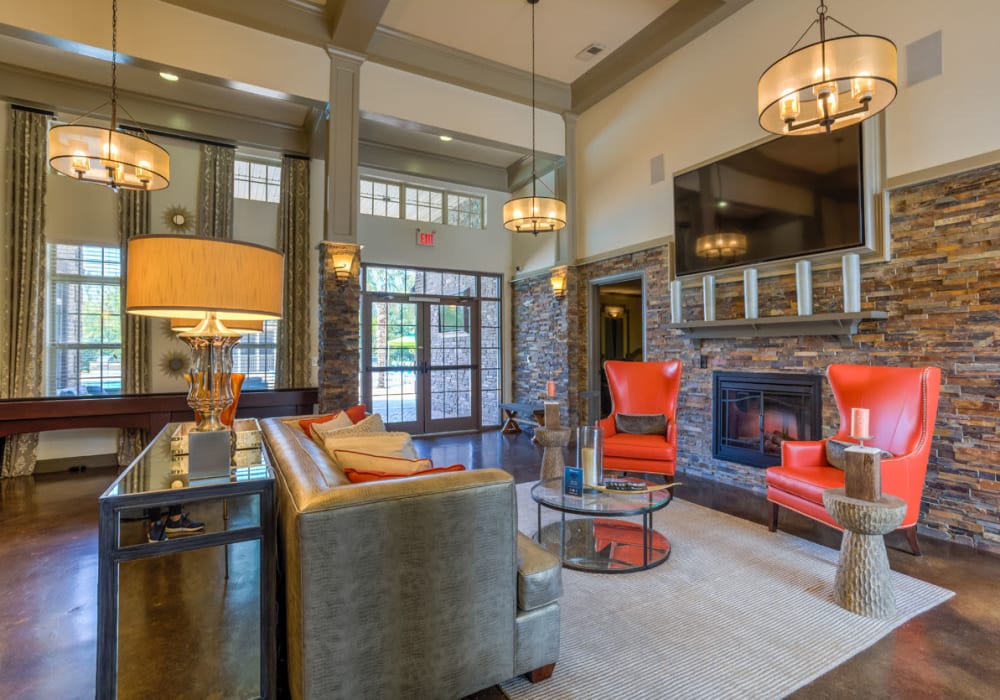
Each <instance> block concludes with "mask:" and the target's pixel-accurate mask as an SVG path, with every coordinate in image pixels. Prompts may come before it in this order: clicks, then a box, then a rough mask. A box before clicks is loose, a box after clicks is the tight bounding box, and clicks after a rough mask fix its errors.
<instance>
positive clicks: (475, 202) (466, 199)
mask: <svg viewBox="0 0 1000 700" xmlns="http://www.w3.org/2000/svg"><path fill="white" fill-rule="evenodd" d="M448 223H449V224H451V225H452V226H466V227H468V228H482V227H483V198H482V197H470V196H468V195H464V194H454V193H452V192H449V193H448Z"/></svg>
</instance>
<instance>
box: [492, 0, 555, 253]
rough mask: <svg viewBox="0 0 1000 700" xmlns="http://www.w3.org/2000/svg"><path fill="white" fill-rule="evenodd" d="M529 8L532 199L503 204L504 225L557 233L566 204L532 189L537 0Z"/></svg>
mask: <svg viewBox="0 0 1000 700" xmlns="http://www.w3.org/2000/svg"><path fill="white" fill-rule="evenodd" d="M528 4H529V5H531V196H530V197H517V198H515V199H511V200H509V201H508V202H507V203H506V204H504V205H503V225H504V228H506V229H507V230H509V231H514V232H515V233H533V234H535V235H536V236H537V235H538V234H539V233H545V232H548V231H558V230H559V229H561V228H563V227H564V226H565V225H566V202H564V201H562V200H561V199H557V198H555V197H539V196H537V194H536V191H535V187H536V184H537V182H538V175H537V173H536V172H535V160H536V158H535V5H537V4H538V0H528Z"/></svg>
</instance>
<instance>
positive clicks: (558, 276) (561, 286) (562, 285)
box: [549, 267, 566, 299]
mask: <svg viewBox="0 0 1000 700" xmlns="http://www.w3.org/2000/svg"><path fill="white" fill-rule="evenodd" d="M549 282H551V283H552V294H553V296H555V298H556V299H562V298H563V297H564V296H566V268H565V267H563V268H559V269H558V270H552V276H551V277H550V278H549Z"/></svg>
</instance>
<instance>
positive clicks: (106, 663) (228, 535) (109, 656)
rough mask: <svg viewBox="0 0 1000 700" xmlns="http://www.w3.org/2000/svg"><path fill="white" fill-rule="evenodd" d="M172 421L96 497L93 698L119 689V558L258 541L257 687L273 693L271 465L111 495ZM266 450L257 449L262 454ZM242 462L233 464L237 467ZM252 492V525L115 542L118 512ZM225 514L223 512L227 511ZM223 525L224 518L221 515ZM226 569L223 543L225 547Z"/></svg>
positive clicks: (167, 431) (165, 434)
mask: <svg viewBox="0 0 1000 700" xmlns="http://www.w3.org/2000/svg"><path fill="white" fill-rule="evenodd" d="M176 425H177V424H169V425H167V426H166V427H165V428H164V429H163V430H162V431H161V432H160V434H159V435H157V436H156V438H155V439H153V440H152V441H151V442H150V444H149V445H148V446H147V447H146V449H145V450H143V452H142V454H140V455H139V457H137V458H136V460H135V461H133V462H132V464H130V465H129V466H128V467H127V468H126V469H125V470H124V471H123V472H122V473H121V474H120V475H119V477H118V478H117V479H115V481H114V483H113V484H112V485H111V486H110V487H109V488H108V489H107V491H105V493H104V495H102V496H101V498H100V526H99V534H98V583H97V610H98V616H97V692H96V697H98V698H114V697H117V692H118V687H117V686H118V593H119V564H120V563H121V562H125V561H134V560H137V559H147V558H150V557H160V556H165V555H168V554H175V553H177V552H186V551H190V550H194V549H202V548H205V547H217V546H227V545H230V544H234V543H236V542H248V541H254V540H259V541H260V660H261V668H260V687H261V692H262V696H261V697H263V698H274V697H275V694H276V685H275V669H276V656H277V654H276V647H275V639H276V613H275V597H276V591H277V588H276V586H277V584H276V556H277V555H276V542H277V537H276V522H275V505H274V470H273V468H272V467H271V466H270V465H269V464H267V463H266V462H265V465H266V469H267V477H266V478H265V477H262V478H257V479H253V480H249V481H221V480H220V479H208V480H205V481H206V483H205V484H196V485H194V486H185V487H183V488H178V489H167V490H158V491H150V492H148V493H134V494H127V495H121V496H112V495H109V494H110V493H112V492H114V491H115V490H116V487H117V486H118V484H119V482H121V481H122V480H123V479H126V478H127V476H128V474H129V472H130V471H131V470H132V469H134V468H136V465H137V464H138V463H139V461H140V460H141V459H142V458H143V456H144V455H145V454H146V453H147V452H148V451H149V450H150V449H152V448H154V446H156V445H157V443H158V442H159V441H160V440H163V439H166V440H169V438H170V434H171V433H172V432H173V430H174V428H175V427H176ZM266 454H267V451H266V450H265V449H264V447H263V446H262V447H261V455H262V458H263V459H264V460H267V456H266ZM240 468H242V467H234V469H240ZM254 494H257V495H258V496H259V499H258V500H259V508H260V521H259V524H258V525H256V526H253V527H241V528H237V529H235V530H228V529H227V530H224V531H223V532H208V533H204V534H196V535H190V536H187V537H180V538H177V539H172V540H166V541H162V542H143V543H141V544H134V545H128V546H121V545H120V541H121V540H120V534H121V533H120V523H121V518H120V513H121V512H122V511H125V510H135V509H142V508H149V507H156V506H158V507H160V508H161V509H166V508H167V507H168V506H170V505H172V504H176V503H185V504H188V503H195V502H200V501H209V500H222V501H223V503H225V502H226V500H227V499H230V498H236V497H240V496H249V495H254ZM226 515H228V513H226ZM225 521H226V525H227V526H228V518H225ZM226 551H227V570H228V547H227V550H226Z"/></svg>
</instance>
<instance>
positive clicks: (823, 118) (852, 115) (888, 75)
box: [757, 2, 896, 135]
mask: <svg viewBox="0 0 1000 700" xmlns="http://www.w3.org/2000/svg"><path fill="white" fill-rule="evenodd" d="M816 13H817V14H818V15H819V17H818V18H817V19H815V20H813V21H812V23H811V24H810V25H809V26H808V27H806V30H805V31H804V32H802V36H800V37H799V39H798V41H796V42H795V45H794V46H792V48H791V50H790V51H789V52H788V53H787V54H786V55H785V56H784V57H782V58H781V59H779V60H778V61H777V62H775V63H774V64H772V65H771V67H770V68H768V69H767V70H766V71H764V73H763V74H762V75H761V76H760V80H759V81H758V82H757V112H758V115H759V118H760V125H761V127H762V128H764V129H765V130H767V131H770V132H772V133H775V134H782V135H785V134H788V135H807V134H819V133H829V132H831V131H833V130H835V129H840V128H843V127H845V126H849V125H851V124H854V123H856V122H859V121H862V120H864V119H867V118H868V117H870V116H872V115H874V114H877V113H878V112H881V111H882V110H883V109H885V108H886V107H888V106H889V104H890V103H891V102H892V101H893V100H894V99H895V97H896V45H895V44H894V43H893V42H891V41H890V40H889V39H886V38H885V37H883V36H875V35H872V34H858V33H857V32H856V31H854V30H853V29H851V28H850V27H848V26H847V25H846V24H844V23H843V22H840V21H839V20H837V19H834V18H833V17H830V16H828V15H827V7H826V3H824V2H820V4H819V7H817V8H816ZM827 20H830V21H832V22H836V23H837V24H839V25H840V26H841V27H843V28H844V29H846V30H847V31H848V32H851V33H850V34H847V35H845V36H839V37H835V38H832V39H828V38H827V36H826V22H827ZM816 24H818V25H819V42H817V43H814V44H809V45H808V46H803V47H802V48H796V47H798V45H799V43H800V42H801V41H802V39H803V38H804V37H805V35H806V34H808V33H809V30H810V29H812V27H813V26H814V25H816Z"/></svg>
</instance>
